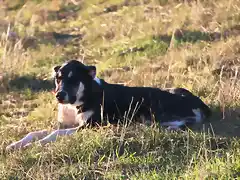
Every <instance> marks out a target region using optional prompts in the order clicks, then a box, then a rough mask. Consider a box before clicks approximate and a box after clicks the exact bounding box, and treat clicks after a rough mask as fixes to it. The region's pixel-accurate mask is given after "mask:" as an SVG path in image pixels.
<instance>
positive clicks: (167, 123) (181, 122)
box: [161, 120, 186, 127]
mask: <svg viewBox="0 0 240 180" xmlns="http://www.w3.org/2000/svg"><path fill="white" fill-rule="evenodd" d="M185 123H186V122H185V121H184V120H179V121H178V120H176V121H169V122H162V123H161V125H162V126H172V127H176V126H177V127H179V126H182V125H184V124H185Z"/></svg>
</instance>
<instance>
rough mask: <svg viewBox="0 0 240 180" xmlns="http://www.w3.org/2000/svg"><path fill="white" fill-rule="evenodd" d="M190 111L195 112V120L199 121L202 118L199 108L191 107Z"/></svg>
mask: <svg viewBox="0 0 240 180" xmlns="http://www.w3.org/2000/svg"><path fill="white" fill-rule="evenodd" d="M192 111H193V113H194V114H195V119H196V122H197V123H200V122H201V121H202V119H203V117H202V113H201V110H200V109H199V108H198V109H193V110H192Z"/></svg>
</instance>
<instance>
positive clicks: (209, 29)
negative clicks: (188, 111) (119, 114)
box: [0, 0, 240, 179]
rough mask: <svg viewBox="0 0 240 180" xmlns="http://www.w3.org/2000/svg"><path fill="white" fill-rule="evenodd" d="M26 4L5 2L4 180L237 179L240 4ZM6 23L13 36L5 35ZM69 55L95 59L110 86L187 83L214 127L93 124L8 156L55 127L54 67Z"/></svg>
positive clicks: (0, 156) (0, 130)
mask: <svg viewBox="0 0 240 180" xmlns="http://www.w3.org/2000/svg"><path fill="white" fill-rule="evenodd" d="M19 2H20V1H10V0H9V1H5V4H1V7H2V8H3V7H6V8H5V9H1V13H2V14H3V15H1V19H0V21H1V26H0V31H1V33H2V38H1V42H0V55H1V56H2V58H1V67H0V72H2V73H1V74H0V79H1V84H0V92H1V95H0V134H1V135H0V142H1V145H0V179H9V178H13V179H14V178H15V179H16V178H17V177H18V178H19V179H22V178H23V179H46V178H50V179H58V178H63V179H83V178H84V177H85V178H86V179H96V178H100V179H104V178H106V179H127V178H130V179H147V178H148V179H176V178H184V179H203V178H209V179H211V178H212V179H214V178H218V179H226V178H230V177H238V175H239V173H238V172H239V170H240V159H239V158H240V157H239V146H240V144H239V140H238V138H235V137H237V136H238V135H240V133H239V132H240V131H239V130H240V122H239V109H238V105H239V102H240V101H239V97H240V92H239V80H238V79H239V78H238V70H237V67H238V66H239V55H240V45H239V40H240V36H239V34H240V27H239V25H238V24H239V22H240V13H239V12H240V11H239V8H240V1H237V0H236V1H229V2H227V1H225V0H218V1H204V0H201V1H197V2H195V1H186V2H185V3H183V1H177V0H145V1H144V0H142V1H134V0H130V1H123V0H87V1H80V3H79V5H73V4H72V3H71V1H69V4H67V2H68V1H61V0H56V1H50V2H49V1H21V2H22V3H19ZM24 3H25V5H24V6H23V4H24ZM104 8H107V9H105V12H104ZM109 11H111V12H109ZM8 22H11V26H10V31H11V32H16V33H17V34H18V35H19V38H17V39H15V41H14V40H13V39H14V38H13V35H10V36H8V37H9V38H6V37H7V34H8V33H7V25H8V24H7V23H8ZM52 32H58V33H71V34H82V35H83V38H82V39H78V38H76V39H70V40H68V41H67V40H66V39H64V38H62V36H60V37H59V36H54V34H53V33H52ZM29 37H32V38H35V41H29V39H30V38H29ZM26 39H28V41H27V40H26ZM26 42H28V43H29V45H28V44H27V43H26ZM21 45H23V46H21ZM70 58H82V59H83V61H84V62H85V63H89V64H96V65H97V67H98V74H99V76H100V77H103V78H105V79H106V80H108V81H110V82H118V83H119V82H121V83H125V84H127V85H130V86H133V85H143V86H155V87H160V88H166V87H176V86H181V87H186V88H188V89H189V90H191V91H192V92H194V93H195V94H197V95H199V96H200V97H201V98H202V99H203V100H204V101H205V102H206V103H208V104H209V105H210V106H211V107H212V109H213V111H214V114H213V118H212V119H211V120H210V122H211V124H209V123H206V124H205V126H201V127H196V128H194V131H189V132H185V133H180V132H178V133H176V132H165V131H164V130H161V129H158V128H150V127H147V126H138V125H136V126H135V125H132V126H130V127H127V128H120V127H119V128H117V129H116V128H114V127H107V128H100V129H95V130H94V129H85V130H83V131H82V132H79V133H78V134H76V135H74V136H72V137H70V138H59V141H58V142H57V143H54V144H51V145H49V146H47V147H44V148H39V147H37V146H36V147H34V148H32V149H28V150H26V151H24V152H14V153H11V154H6V153H5V152H4V149H5V147H6V145H8V144H9V143H10V142H12V141H14V140H17V139H19V138H20V137H22V136H23V135H24V134H26V133H27V132H29V131H31V130H38V129H45V128H47V129H49V130H50V129H52V128H54V127H55V126H56V122H55V119H56V102H55V100H54V97H52V95H51V94H50V93H49V92H50V90H51V87H52V83H51V79H50V74H51V72H50V68H51V67H52V66H53V65H55V64H57V63H62V62H64V61H65V60H66V59H70ZM2 76H3V78H2ZM202 131H204V132H205V133H202Z"/></svg>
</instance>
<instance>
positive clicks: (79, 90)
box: [73, 82, 85, 106]
mask: <svg viewBox="0 0 240 180" xmlns="http://www.w3.org/2000/svg"><path fill="white" fill-rule="evenodd" d="M84 89H85V88H84V85H83V83H82V82H80V83H79V86H78V90H77V93H76V101H75V103H74V104H73V105H75V106H80V105H82V104H83V102H82V101H80V99H81V97H83V91H84Z"/></svg>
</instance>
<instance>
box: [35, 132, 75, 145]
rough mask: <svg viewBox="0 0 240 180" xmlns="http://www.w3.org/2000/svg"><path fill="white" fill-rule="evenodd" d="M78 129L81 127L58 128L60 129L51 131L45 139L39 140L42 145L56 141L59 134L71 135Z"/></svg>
mask: <svg viewBox="0 0 240 180" xmlns="http://www.w3.org/2000/svg"><path fill="white" fill-rule="evenodd" d="M78 129H79V127H75V128H68V129H58V130H55V131H53V132H52V133H50V134H49V135H47V136H46V137H44V138H43V139H41V140H39V141H38V142H39V143H40V145H42V146H43V145H45V144H47V143H50V142H54V141H56V139H57V136H66V135H71V134H73V133H75V132H76V131H77V130H78Z"/></svg>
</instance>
